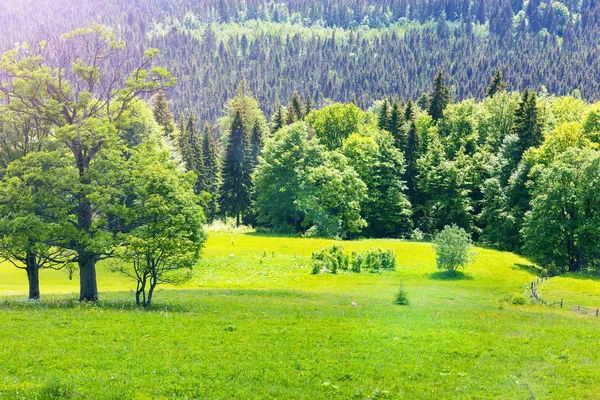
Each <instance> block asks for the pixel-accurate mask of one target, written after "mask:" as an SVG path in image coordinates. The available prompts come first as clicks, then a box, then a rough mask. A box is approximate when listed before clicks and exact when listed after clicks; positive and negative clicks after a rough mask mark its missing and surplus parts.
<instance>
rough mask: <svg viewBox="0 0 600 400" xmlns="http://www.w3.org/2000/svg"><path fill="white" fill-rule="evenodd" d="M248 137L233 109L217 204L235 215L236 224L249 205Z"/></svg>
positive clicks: (239, 114) (227, 212) (228, 213)
mask: <svg viewBox="0 0 600 400" xmlns="http://www.w3.org/2000/svg"><path fill="white" fill-rule="evenodd" d="M247 148H248V139H247V136H246V129H245V126H244V121H243V119H242V114H241V112H240V110H235V112H234V116H233V121H232V123H231V128H230V130H229V138H228V143H227V148H226V150H225V157H224V160H223V169H222V179H223V183H222V186H221V193H220V197H219V204H220V206H221V210H222V211H223V212H224V213H225V214H226V215H229V216H233V217H235V222H236V226H240V222H241V219H242V217H243V216H244V213H245V212H246V211H247V210H248V207H249V206H250V189H251V179H250V163H249V160H248V151H247Z"/></svg>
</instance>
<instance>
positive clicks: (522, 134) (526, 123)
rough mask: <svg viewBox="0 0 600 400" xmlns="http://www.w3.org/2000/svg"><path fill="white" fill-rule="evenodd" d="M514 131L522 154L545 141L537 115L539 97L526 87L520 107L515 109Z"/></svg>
mask: <svg viewBox="0 0 600 400" xmlns="http://www.w3.org/2000/svg"><path fill="white" fill-rule="evenodd" d="M512 133H513V134H516V135H517V136H518V137H519V140H520V142H521V154H523V153H524V152H525V151H526V150H527V149H529V148H530V147H537V146H539V145H540V144H541V143H542V141H543V135H542V129H541V126H540V122H539V121H538V115H537V97H536V95H535V93H533V92H530V91H529V89H525V91H524V92H523V96H522V98H521V102H520V103H519V107H518V108H517V110H516V111H515V118H514V122H513V128H512Z"/></svg>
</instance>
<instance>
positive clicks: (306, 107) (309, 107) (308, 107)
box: [304, 94, 315, 116]
mask: <svg viewBox="0 0 600 400" xmlns="http://www.w3.org/2000/svg"><path fill="white" fill-rule="evenodd" d="M314 108H315V101H314V100H313V98H312V97H311V95H310V94H309V95H307V96H306V104H305V105H304V115H305V116H306V115H308V114H310V112H311V111H312V110H314Z"/></svg>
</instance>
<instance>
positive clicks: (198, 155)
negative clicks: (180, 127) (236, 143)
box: [181, 111, 205, 194]
mask: <svg viewBox="0 0 600 400" xmlns="http://www.w3.org/2000/svg"><path fill="white" fill-rule="evenodd" d="M183 136H184V138H185V139H184V147H183V148H182V149H181V157H182V159H183V162H184V163H185V166H186V168H187V170H188V171H193V172H194V173H195V174H196V185H195V186H194V190H195V192H196V194H200V192H201V191H202V188H201V186H202V182H203V181H204V179H205V177H204V176H203V174H204V171H203V168H202V166H203V160H202V136H201V135H200V130H199V128H198V121H197V119H196V113H195V112H194V111H192V112H191V113H190V115H189V117H188V120H187V124H186V126H185V131H184V132H183Z"/></svg>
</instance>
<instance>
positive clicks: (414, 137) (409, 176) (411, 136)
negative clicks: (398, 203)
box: [404, 102, 419, 208]
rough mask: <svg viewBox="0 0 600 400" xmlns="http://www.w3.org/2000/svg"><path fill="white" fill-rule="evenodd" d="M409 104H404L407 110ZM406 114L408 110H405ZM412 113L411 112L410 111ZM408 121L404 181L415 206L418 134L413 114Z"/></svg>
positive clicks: (408, 195) (409, 198)
mask: <svg viewBox="0 0 600 400" xmlns="http://www.w3.org/2000/svg"><path fill="white" fill-rule="evenodd" d="M409 105H410V106H411V107H410V109H412V105H411V102H409V103H408V105H407V106H406V108H407V111H408V110H409ZM407 114H408V112H407ZM411 114H412V113H411ZM407 122H408V132H407V144H406V152H405V154H404V157H405V159H406V173H405V179H404V180H405V181H406V188H407V190H406V195H407V197H408V200H409V201H410V202H411V204H412V205H413V208H416V206H417V174H418V167H417V160H418V159H419V134H418V132H417V125H416V123H415V119H414V116H412V115H411V116H410V119H407Z"/></svg>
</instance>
